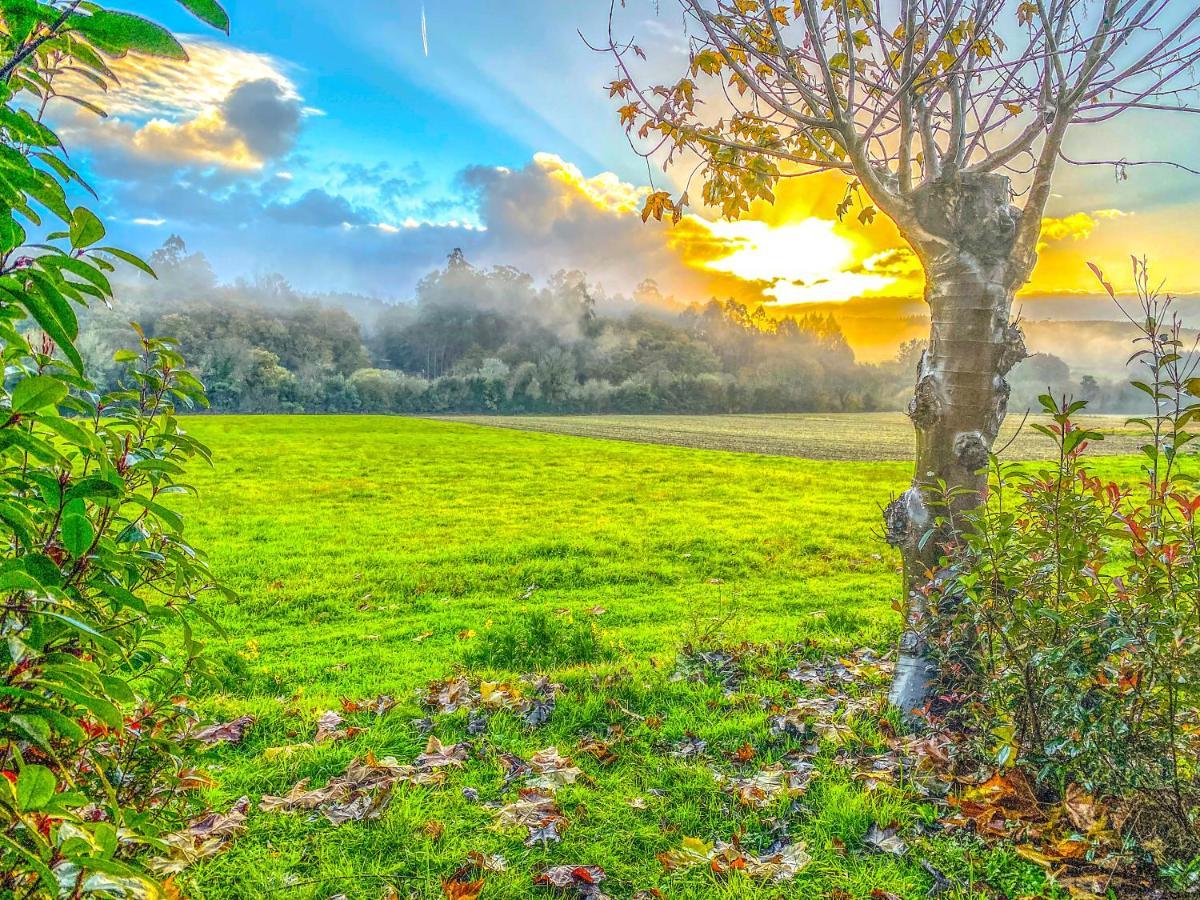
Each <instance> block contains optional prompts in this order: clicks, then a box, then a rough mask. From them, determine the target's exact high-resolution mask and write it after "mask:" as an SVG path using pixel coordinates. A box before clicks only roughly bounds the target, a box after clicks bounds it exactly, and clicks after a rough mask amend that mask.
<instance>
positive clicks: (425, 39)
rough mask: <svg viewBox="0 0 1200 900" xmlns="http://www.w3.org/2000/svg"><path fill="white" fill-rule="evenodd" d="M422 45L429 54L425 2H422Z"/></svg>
mask: <svg viewBox="0 0 1200 900" xmlns="http://www.w3.org/2000/svg"><path fill="white" fill-rule="evenodd" d="M421 46H422V47H424V48H425V55H426V56H428V55H429V31H428V30H427V29H426V27H425V4H424V3H422V4H421Z"/></svg>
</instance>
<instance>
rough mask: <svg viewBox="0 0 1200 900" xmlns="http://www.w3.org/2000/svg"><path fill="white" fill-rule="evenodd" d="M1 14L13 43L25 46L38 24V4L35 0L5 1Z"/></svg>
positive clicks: (1, 6) (0, 9) (1, 7)
mask: <svg viewBox="0 0 1200 900" xmlns="http://www.w3.org/2000/svg"><path fill="white" fill-rule="evenodd" d="M0 12H2V13H3V15H4V24H5V25H6V26H8V33H9V34H10V35H11V36H12V39H13V41H14V42H15V43H18V44H23V43H24V42H25V39H26V38H28V37H29V33H30V32H31V31H32V30H33V26H34V25H35V24H36V23H37V18H38V16H37V3H35V2H34V0H4V2H3V3H0Z"/></svg>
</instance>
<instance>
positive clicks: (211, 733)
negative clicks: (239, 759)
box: [191, 716, 254, 744]
mask: <svg viewBox="0 0 1200 900" xmlns="http://www.w3.org/2000/svg"><path fill="white" fill-rule="evenodd" d="M253 724H254V716H241V717H240V718H237V719H234V720H233V721H232V722H221V723H218V724H215V725H209V726H208V727H206V728H201V729H200V730H199V731H197V732H195V733H194V734H192V736H191V737H192V740H194V741H199V742H200V743H202V744H221V743H225V744H240V743H241V742H242V738H244V737H245V736H246V732H247V730H249V728H250V726H251V725H253Z"/></svg>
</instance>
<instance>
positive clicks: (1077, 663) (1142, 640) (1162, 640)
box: [931, 265, 1200, 853]
mask: <svg viewBox="0 0 1200 900" xmlns="http://www.w3.org/2000/svg"><path fill="white" fill-rule="evenodd" d="M1135 274H1136V281H1137V285H1138V288H1139V294H1140V297H1141V309H1140V310H1139V311H1138V312H1137V313H1136V314H1134V315H1131V316H1130V320H1131V322H1133V324H1134V325H1135V326H1136V327H1137V329H1138V331H1139V337H1138V338H1137V348H1136V349H1137V352H1136V355H1135V357H1134V358H1135V359H1136V360H1137V361H1138V363H1139V364H1140V365H1141V366H1142V367H1143V368H1144V369H1145V372H1146V376H1145V378H1144V380H1141V381H1137V382H1135V386H1136V387H1137V388H1138V390H1140V391H1142V392H1144V393H1146V394H1148V395H1149V397H1150V398H1151V399H1152V400H1153V406H1154V409H1155V410H1156V412H1155V413H1154V414H1152V415H1148V416H1146V417H1143V418H1139V419H1135V420H1132V423H1131V424H1133V425H1134V426H1135V427H1137V428H1139V429H1141V430H1142V431H1143V432H1144V433H1145V436H1146V443H1145V445H1144V446H1143V448H1142V452H1143V454H1144V456H1145V460H1144V472H1145V481H1144V483H1142V484H1140V485H1136V486H1128V485H1120V484H1117V483H1114V482H1111V481H1105V480H1103V479H1101V478H1099V477H1097V476H1095V475H1094V474H1093V473H1092V471H1091V470H1090V469H1089V467H1088V464H1087V461H1086V460H1087V457H1086V450H1087V447H1088V445H1089V444H1091V443H1092V442H1094V441H1096V440H1099V439H1100V435H1098V434H1096V433H1093V432H1091V431H1089V430H1088V429H1087V428H1086V427H1084V426H1082V425H1080V424H1079V423H1078V422H1077V420H1076V416H1077V415H1078V414H1079V413H1080V412H1081V410H1082V409H1083V408H1084V404H1083V403H1082V402H1069V401H1066V400H1062V401H1056V400H1055V399H1053V398H1052V397H1050V396H1044V397H1042V400H1041V402H1042V406H1043V410H1044V412H1045V413H1046V414H1047V415H1048V416H1050V417H1051V419H1052V420H1053V423H1052V424H1050V425H1034V426H1033V427H1034V428H1036V429H1037V430H1038V431H1040V432H1042V433H1043V434H1044V435H1045V436H1046V438H1047V439H1048V440H1050V441H1053V442H1054V444H1055V446H1056V447H1057V448H1058V454H1057V459H1056V460H1055V461H1052V462H1049V463H1036V464H1023V465H1021V464H1019V465H1007V464H1001V463H999V462H995V463H994V474H993V478H992V480H991V489H990V492H989V495H988V497H987V499H986V502H985V504H984V505H983V506H982V507H981V508H980V509H978V510H977V511H976V512H974V513H972V514H971V515H969V516H968V519H967V521H966V522H964V523H960V525H961V527H960V528H959V529H958V531H957V535H956V539H955V541H954V542H953V543H952V544H951V545H950V548H949V553H948V555H947V557H946V559H945V560H944V562H945V568H944V569H943V570H942V571H941V572H940V573H939V574H938V577H936V578H935V579H934V581H933V583H932V586H931V591H932V598H933V601H934V605H935V607H936V608H937V610H938V613H939V614H941V615H943V616H945V617H946V619H948V620H949V621H950V622H951V623H952V624H953V627H952V628H950V629H949V630H947V631H946V632H945V634H944V635H943V637H942V641H941V652H942V656H943V671H944V672H946V673H947V674H948V675H949V676H950V677H949V678H948V680H947V683H948V685H949V686H950V687H951V689H952V690H957V691H960V692H961V693H960V695H959V696H958V697H957V698H955V699H956V700H957V701H958V702H957V703H955V704H953V706H954V707H955V708H956V709H957V714H958V715H959V716H960V717H961V718H962V720H963V723H962V724H965V725H966V727H967V728H968V730H969V732H970V733H971V734H972V735H973V736H974V739H975V740H976V742H977V744H978V747H979V749H980V750H981V751H982V752H984V753H987V754H988V755H990V756H992V757H993V758H994V760H995V762H996V763H998V764H999V765H1001V766H1007V765H1012V764H1021V765H1024V766H1027V767H1029V768H1030V769H1032V770H1033V771H1034V772H1035V773H1036V774H1037V775H1038V776H1039V780H1040V782H1041V783H1042V785H1043V787H1044V788H1045V789H1047V790H1051V791H1055V792H1057V793H1058V794H1059V795H1060V796H1061V795H1062V794H1063V793H1065V792H1066V791H1067V789H1068V788H1069V787H1070V786H1072V785H1078V786H1082V787H1083V788H1084V789H1086V790H1087V791H1088V792H1089V793H1091V794H1094V795H1095V796H1097V797H1101V798H1105V799H1106V800H1107V801H1109V802H1110V804H1111V806H1110V808H1111V809H1112V810H1113V820H1114V821H1113V824H1118V822H1119V823H1123V824H1124V825H1125V827H1126V830H1128V831H1131V832H1133V833H1134V834H1135V836H1140V837H1143V838H1146V837H1150V836H1151V835H1153V837H1155V838H1156V839H1158V840H1159V841H1162V842H1163V843H1162V844H1160V845H1159V846H1165V847H1166V848H1167V849H1168V850H1174V851H1176V852H1179V853H1185V852H1194V851H1195V850H1196V849H1197V831H1196V813H1197V799H1198V798H1197V790H1196V788H1197V775H1198V772H1197V759H1198V754H1197V751H1198V749H1200V719H1198V716H1197V699H1198V698H1197V686H1198V684H1200V521H1198V519H1197V511H1198V510H1200V495H1198V494H1197V492H1196V490H1195V488H1194V486H1193V479H1192V478H1191V477H1190V476H1188V475H1187V474H1185V473H1184V472H1181V471H1180V465H1179V464H1180V462H1181V459H1182V456H1183V453H1184V451H1185V450H1186V449H1187V448H1188V447H1189V445H1191V444H1192V443H1193V442H1194V441H1195V440H1196V435H1194V434H1192V433H1191V432H1190V431H1189V430H1188V427H1189V424H1190V423H1191V422H1192V421H1193V420H1194V419H1195V418H1196V417H1197V415H1200V403H1198V402H1197V401H1196V399H1195V398H1196V397H1198V396H1200V378H1197V373H1198V368H1200V355H1197V354H1195V353H1190V352H1188V350H1189V348H1187V347H1185V346H1184V344H1183V338H1182V334H1183V331H1182V326H1181V324H1180V321H1179V319H1178V317H1176V316H1175V315H1173V314H1172V312H1171V298H1170V297H1162V296H1160V295H1158V294H1157V293H1156V292H1154V291H1153V290H1151V289H1150V288H1149V282H1148V279H1147V276H1146V272H1145V267H1144V265H1138V266H1137V267H1136V269H1135ZM1106 287H1107V285H1106ZM1110 291H1111V288H1110ZM1118 810H1120V812H1118Z"/></svg>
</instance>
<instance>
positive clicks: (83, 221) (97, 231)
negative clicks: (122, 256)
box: [71, 206, 106, 248]
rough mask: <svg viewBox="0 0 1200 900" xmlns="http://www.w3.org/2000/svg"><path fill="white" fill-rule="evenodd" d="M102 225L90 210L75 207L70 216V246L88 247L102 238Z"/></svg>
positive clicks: (103, 233) (103, 231)
mask: <svg viewBox="0 0 1200 900" xmlns="http://www.w3.org/2000/svg"><path fill="white" fill-rule="evenodd" d="M105 234H106V232H105V230H104V223H103V222H101V221H100V220H99V219H98V218H96V214H95V213H94V212H92V211H91V210H90V209H88V208H86V207H83V206H77V207H75V212H74V213H73V214H72V215H71V246H72V247H76V248H82V247H90V246H92V244H94V243H96V242H97V241H99V240H102V239H103V238H104V235H105Z"/></svg>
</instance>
